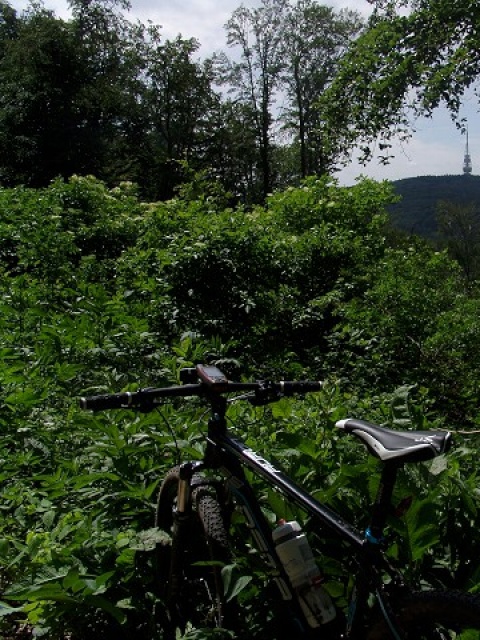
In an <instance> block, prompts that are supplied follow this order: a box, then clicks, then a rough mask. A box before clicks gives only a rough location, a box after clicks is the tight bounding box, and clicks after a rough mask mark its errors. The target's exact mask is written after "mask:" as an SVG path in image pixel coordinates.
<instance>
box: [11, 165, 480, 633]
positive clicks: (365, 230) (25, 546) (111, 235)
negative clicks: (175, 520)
mask: <svg viewBox="0 0 480 640" xmlns="http://www.w3.org/2000/svg"><path fill="white" fill-rule="evenodd" d="M392 197H393V196H392V189H391V187H390V186H389V185H387V184H378V183H375V182H372V181H368V180H363V181H361V182H359V183H358V184H357V185H356V186H354V187H350V188H341V187H339V186H338V185H337V184H336V183H335V182H334V181H332V180H330V179H328V178H323V179H313V178H311V179H308V180H307V181H306V182H304V183H303V184H302V186H300V187H298V188H290V189H287V190H285V191H279V192H276V193H275V194H273V195H271V196H270V197H269V198H268V199H267V201H266V204H265V205H264V206H257V207H253V208H249V209H245V208H243V207H242V206H237V207H233V208H232V207H231V206H229V199H228V197H227V196H226V195H225V193H224V191H223V189H222V188H221V186H220V185H219V183H218V182H213V181H209V180H207V179H206V178H205V176H204V175H202V174H200V175H193V176H192V179H191V181H190V182H189V183H188V184H186V185H184V187H183V188H182V190H181V192H180V193H179V195H178V196H177V197H175V198H174V199H171V200H168V201H166V202H163V203H144V202H142V201H141V200H140V199H139V198H138V196H137V194H136V190H135V188H134V187H133V186H132V185H131V184H129V183H124V184H122V185H120V186H119V187H117V188H114V189H109V188H108V187H106V186H105V184H104V183H103V182H100V181H99V180H96V179H94V178H81V177H73V178H71V179H70V180H68V181H67V182H65V181H63V180H60V179H59V180H57V181H55V182H54V183H52V184H51V185H50V186H49V187H46V188H44V189H38V190H35V189H29V188H25V187H16V188H11V189H2V190H1V191H0V212H1V213H0V260H1V267H0V268H1V276H2V277H1V280H0V289H1V298H0V353H1V356H2V368H1V370H0V389H1V395H0V430H1V434H2V437H1V439H0V460H1V465H0V475H1V480H2V481H1V486H0V513H1V515H2V518H1V519H0V592H1V594H2V596H1V600H2V603H1V604H0V615H1V616H2V618H3V623H2V625H3V626H0V630H1V633H2V634H3V636H4V637H6V638H9V637H11V636H13V634H14V633H16V634H17V635H16V637H19V636H20V637H22V634H23V637H26V638H28V637H30V634H31V631H32V629H34V630H35V633H36V635H37V636H41V635H42V634H43V635H44V637H48V638H49V640H55V639H57V638H58V639H60V638H64V637H65V636H68V637H71V638H72V640H83V639H86V638H91V637H102V638H109V637H112V638H131V637H132V636H133V635H134V634H135V637H138V638H146V639H147V638H152V637H154V630H153V629H152V627H151V625H152V616H151V612H152V606H153V602H154V595H153V594H154V589H153V568H152V558H151V555H152V549H153V546H154V544H155V541H156V537H155V532H154V531H152V529H151V526H152V517H153V516H152V514H153V507H152V502H153V500H154V496H155V491H156V488H157V486H158V483H159V481H160V479H161V477H162V473H163V472H164V471H165V469H166V468H167V467H169V466H171V465H172V464H174V463H175V461H176V459H177V453H178V451H177V448H178V447H180V448H181V449H182V455H185V454H188V455H192V456H194V457H196V456H198V455H199V452H200V451H201V448H202V446H203V439H202V436H201V433H199V429H200V425H201V419H202V416H203V410H202V409H201V408H200V407H199V406H198V405H196V404H195V403H192V404H188V403H187V404H185V405H183V406H180V405H178V406H175V407H172V406H171V405H166V406H165V407H164V408H163V409H162V410H161V411H160V412H156V413H154V414H148V415H133V416H132V415H131V414H127V413H122V412H117V413H110V414H99V415H91V414H87V413H82V412H80V410H79V408H78V406H77V398H78V396H80V395H83V394H87V393H96V392H101V391H112V392H113V391H120V390H122V389H135V388H138V387H140V386H150V385H157V386H159V385H163V384H168V383H175V382H176V381H177V380H178V372H179V369H180V368H181V367H182V366H185V365H190V364H192V363H195V362H199V361H205V360H208V361H212V362H217V363H220V364H221V366H222V368H224V369H225V370H226V371H227V372H228V373H229V375H230V376H231V377H232V378H234V379H235V378H237V379H238V378H240V377H241V376H245V377H248V378H255V377H261V376H272V377H302V376H305V377H314V378H324V379H326V380H327V381H328V384H327V385H326V388H325V390H324V391H323V392H322V393H320V394H318V396H316V397H312V398H309V399H308V400H306V401H304V402H282V403H281V404H279V405H277V406H272V408H271V410H269V411H264V410H262V411H260V410H258V409H253V408H249V407H246V406H243V405H241V404H238V405H234V406H233V407H232V418H234V420H235V424H236V425H237V428H238V430H239V434H240V435H242V436H244V437H245V436H247V434H248V439H249V442H250V443H251V444H252V446H254V447H255V448H256V449H258V450H259V451H261V452H262V451H264V452H267V451H268V455H269V456H272V458H273V459H274V460H275V461H276V463H277V464H279V465H282V466H284V467H285V468H286V469H287V470H288V471H289V472H291V473H293V474H294V475H295V477H296V478H297V480H299V481H300V482H302V483H303V484H304V485H305V486H306V487H308V488H310V489H311V490H312V491H315V492H318V494H319V495H321V496H322V498H324V499H325V500H327V501H329V502H330V503H332V504H334V505H335V506H337V507H339V508H340V509H341V510H342V511H343V512H345V513H346V514H348V515H349V516H351V517H352V518H353V519H354V520H355V521H357V522H358V523H359V524H362V519H363V518H364V517H365V514H366V510H367V509H366V508H367V505H368V503H369V502H370V500H371V499H372V495H373V492H374V490H375V477H376V476H375V474H374V473H373V472H374V470H375V469H376V464H375V462H374V461H373V460H372V459H371V458H369V457H368V456H367V454H366V452H365V451H364V450H363V449H362V448H361V447H360V446H359V445H358V443H353V442H350V441H349V440H347V439H346V438H345V437H343V438H342V437H340V436H338V435H337V433H335V432H334V428H333V425H334V422H335V420H337V419H340V418H344V417H346V416H348V415H355V416H357V417H364V418H368V419H371V420H374V421H375V420H376V421H378V422H379V423H383V424H390V425H394V426H398V427H400V428H406V427H407V428H408V427H422V428H428V427H430V426H432V425H436V426H445V427H448V428H452V429H454V430H455V431H457V432H458V433H457V448H456V450H455V451H454V452H453V453H452V454H451V455H449V456H448V459H446V460H443V459H439V460H437V461H436V462H435V463H434V464H433V465H431V466H430V467H428V468H427V467H423V466H422V467H421V468H418V469H417V468H410V469H409V470H408V473H407V474H406V475H404V476H403V477H402V485H403V486H402V487H401V489H402V490H403V491H407V492H410V493H413V494H414V496H415V501H414V504H413V506H412V508H411V509H410V511H408V512H407V514H406V515H405V516H403V517H402V518H398V519H394V520H392V523H391V527H392V532H400V533H402V535H404V537H405V545H403V546H401V547H400V546H398V545H394V546H393V547H392V551H391V553H392V555H393V556H394V557H398V558H399V559H400V561H401V562H402V563H403V562H407V561H408V563H409V565H408V566H409V569H408V571H409V573H410V574H411V576H412V578H413V579H414V580H418V581H420V580H421V581H423V582H427V583H431V584H436V585H438V584H447V585H455V586H457V587H460V588H464V589H473V590H475V589H478V581H479V571H480V567H479V565H478V557H479V554H478V550H479V548H480V547H479V545H480V535H479V533H478V528H477V527H476V526H474V521H475V519H476V517H477V506H476V498H477V496H478V475H477V464H476V456H477V453H476V445H477V442H476V440H475V438H476V436H475V427H478V426H479V415H478V391H479V371H480V345H479V340H480V298H479V296H478V290H477V288H476V286H475V284H474V283H472V282H469V283H468V286H467V282H466V280H465V278H464V276H463V274H462V270H461V269H460V267H459V266H458V264H457V263H455V262H453V261H452V260H451V259H450V258H449V257H448V255H447V254H446V253H445V252H438V251H435V250H433V249H432V248H430V247H429V246H428V245H426V244H424V243H423V242H422V241H420V240H418V239H417V240H405V239H403V238H398V236H392V235H391V234H390V233H389V232H388V228H387V218H386V213H385V210H386V207H387V206H388V205H389V203H390V202H391V200H392ZM392 237H394V238H395V241H394V242H393V241H388V240H387V239H386V238H392ZM174 434H175V435H174ZM265 504H266V505H268V506H269V508H270V509H271V510H272V512H275V513H276V515H277V516H281V515H287V517H288V516H289V515H290V514H289V513H285V512H284V509H285V506H284V504H283V501H282V500H280V499H279V498H278V496H277V497H276V496H274V495H266V496H265ZM244 536H245V533H244V532H242V538H244ZM342 557H343V554H342V553H338V563H340V562H341V558H342ZM338 563H337V562H332V563H330V565H329V566H327V567H325V569H326V570H327V571H328V575H329V578H330V581H329V585H330V587H329V588H330V589H331V591H332V593H334V594H335V596H336V597H338V598H339V599H340V601H341V600H342V598H343V597H344V596H345V590H346V589H347V587H348V585H346V584H345V583H344V582H343V581H342V580H341V579H340V577H339V576H340V574H339V564H338ZM238 571H239V572H240V573H241V574H243V575H245V574H246V575H248V576H250V577H251V578H252V580H251V581H250V582H248V584H246V582H247V581H245V580H243V582H242V584H243V585H244V586H245V584H246V586H245V588H244V589H243V591H242V592H241V595H240V597H241V598H242V599H243V604H244V610H245V611H246V615H247V614H248V616H249V619H251V629H254V630H256V633H258V634H260V633H262V628H263V627H262V625H264V624H265V620H266V619H267V618H268V616H266V612H265V611H264V610H263V609H262V610H259V608H258V607H259V606H260V607H262V606H264V605H262V604H259V603H263V602H264V599H263V598H261V599H259V598H257V597H256V595H257V594H258V593H259V589H262V583H263V574H262V569H261V566H260V564H259V566H258V568H256V569H255V570H252V569H251V568H249V569H247V568H245V567H243V566H240V567H238ZM194 636H195V634H194V633H193V631H192V633H191V634H190V635H189V637H194ZM267 636H268V633H267ZM195 637H198V636H195ZM272 637H273V636H272Z"/></svg>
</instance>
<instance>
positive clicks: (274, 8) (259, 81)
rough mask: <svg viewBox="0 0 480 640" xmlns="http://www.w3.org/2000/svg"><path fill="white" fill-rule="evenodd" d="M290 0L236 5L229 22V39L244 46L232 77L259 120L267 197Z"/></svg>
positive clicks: (261, 167) (243, 99)
mask: <svg viewBox="0 0 480 640" xmlns="http://www.w3.org/2000/svg"><path fill="white" fill-rule="evenodd" d="M286 7H287V0H262V4H261V6H260V7H259V8H258V9H247V8H246V7H244V6H241V7H239V8H238V9H236V10H235V11H234V13H233V15H232V17H231V18H230V20H229V21H228V22H227V24H226V29H227V43H228V44H229V45H230V46H239V47H240V62H232V63H230V68H229V73H228V79H229V81H230V83H231V85H233V86H234V87H237V91H238V92H239V97H240V99H241V100H242V101H244V102H245V103H246V104H248V105H249V107H250V109H251V112H252V114H253V117H254V120H255V127H256V134H257V138H258V147H259V156H260V163H259V164H260V174H261V181H262V186H263V195H264V197H265V196H266V195H267V194H268V193H270V191H271V190H272V184H273V183H272V166H271V151H272V124H273V116H272V108H273V103H274V98H275V91H276V89H277V88H278V83H279V77H280V75H279V74H280V70H281V69H282V65H283V61H282V57H281V39H282V28H281V26H282V19H283V15H284V13H285V11H286Z"/></svg>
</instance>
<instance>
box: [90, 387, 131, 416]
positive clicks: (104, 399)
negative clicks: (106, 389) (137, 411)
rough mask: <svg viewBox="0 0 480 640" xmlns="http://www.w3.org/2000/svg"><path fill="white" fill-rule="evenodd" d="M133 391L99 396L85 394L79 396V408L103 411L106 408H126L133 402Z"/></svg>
mask: <svg viewBox="0 0 480 640" xmlns="http://www.w3.org/2000/svg"><path fill="white" fill-rule="evenodd" d="M134 395H135V394H134V393H131V392H130V391H126V392H124V393H113V394H108V395H101V396H85V397H83V398H80V401H79V402H80V408H81V409H87V410H88V409H89V410H91V411H105V410H106V409H122V408H128V407H130V406H131V405H132V403H133V398H134Z"/></svg>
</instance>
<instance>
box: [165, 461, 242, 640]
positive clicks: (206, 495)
mask: <svg viewBox="0 0 480 640" xmlns="http://www.w3.org/2000/svg"><path fill="white" fill-rule="evenodd" d="M195 479H197V480H198V479H199V476H195V477H194V480H195ZM179 480H180V476H179V468H178V467H175V468H174V469H172V470H171V471H170V472H169V473H168V474H167V475H166V477H165V479H164V481H163V483H162V485H161V487H160V491H159V494H158V502H157V512H156V523H155V524H156V526H157V527H158V528H159V529H161V530H163V531H165V532H166V533H167V534H169V535H170V537H171V539H170V540H169V541H166V542H165V543H162V544H159V545H158V546H157V582H158V593H159V598H160V600H161V603H159V605H158V608H159V611H160V613H159V616H158V619H159V626H161V627H162V632H163V634H162V638H164V639H165V640H170V639H172V640H173V639H174V638H175V637H176V629H180V631H181V632H182V633H185V631H186V630H188V628H189V626H190V625H191V626H192V627H193V628H224V627H225V626H226V624H227V620H228V610H229V607H228V605H227V603H226V602H225V599H224V595H223V581H222V575H221V570H222V567H223V566H224V565H226V564H229V562H230V558H231V556H230V550H229V543H228V535H227V532H226V528H225V525H224V520H223V514H222V509H221V507H220V504H219V502H218V498H217V492H216V489H215V486H214V485H213V484H209V483H208V481H207V482H205V481H203V480H202V483H201V484H200V485H199V486H198V487H196V488H194V489H193V490H192V493H191V505H190V509H189V512H188V514H186V515H185V517H184V518H183V519H182V521H181V522H177V524H176V525H174V520H175V516H174V514H175V509H176V498H177V488H178V483H179ZM194 484H195V483H194Z"/></svg>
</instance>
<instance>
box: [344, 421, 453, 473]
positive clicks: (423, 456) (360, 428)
mask: <svg viewBox="0 0 480 640" xmlns="http://www.w3.org/2000/svg"><path fill="white" fill-rule="evenodd" d="M335 426H336V427H338V428H339V429H343V430H344V431H346V432H347V433H353V434H354V435H355V436H357V438H359V439H360V440H361V441H362V442H363V443H364V444H365V446H366V447H367V449H368V450H369V451H370V453H371V454H373V455H374V456H376V457H377V458H380V460H383V461H384V462H390V461H396V462H420V461H422V460H431V459H432V458H436V457H437V456H439V455H441V454H442V453H446V452H447V451H448V450H449V449H450V447H451V446H452V434H451V433H450V432H449V431H433V430H432V431H393V430H392V429H386V428H385V427H379V426H378V425H376V424H372V423H371V422H366V421H365V420H355V419H354V418H347V419H346V420H339V421H338V422H337V423H336V425H335Z"/></svg>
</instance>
